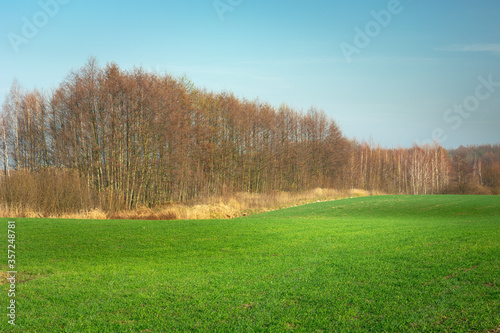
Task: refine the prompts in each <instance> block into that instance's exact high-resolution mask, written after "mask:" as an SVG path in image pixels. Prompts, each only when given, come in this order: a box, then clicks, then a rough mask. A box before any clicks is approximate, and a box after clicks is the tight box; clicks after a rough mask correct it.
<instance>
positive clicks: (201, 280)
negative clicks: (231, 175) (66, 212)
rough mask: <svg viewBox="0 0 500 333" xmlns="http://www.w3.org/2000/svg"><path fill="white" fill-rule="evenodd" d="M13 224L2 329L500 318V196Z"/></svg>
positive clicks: (397, 328)
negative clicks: (12, 311)
mask: <svg viewBox="0 0 500 333" xmlns="http://www.w3.org/2000/svg"><path fill="white" fill-rule="evenodd" d="M0 221H1V222H2V225H4V226H5V227H3V228H2V230H4V234H5V235H7V231H6V230H7V227H6V224H7V223H6V221H7V220H6V219H2V220H0ZM16 232H17V233H16V235H17V239H16V241H17V250H18V253H17V258H16V259H17V266H18V267H17V270H18V271H19V273H20V274H19V279H20V280H21V282H18V284H17V289H18V292H17V293H16V302H17V304H18V307H17V313H16V314H17V316H18V317H17V320H16V324H17V325H16V326H15V328H12V327H10V325H8V323H7V318H6V316H5V315H4V316H3V317H4V319H3V320H1V321H0V330H1V331H9V330H11V331H13V332H27V331H30V332H65V331H66V332H86V331H89V332H130V331H132V332H170V331H179V332H184V331H196V332H198V331H199V332H254V331H255V332H281V331H285V330H290V331H297V332H341V331H345V332H383V331H386V332H486V331H487V330H491V329H494V328H496V327H498V325H500V310H499V309H500V279H499V277H500V197H494V196H380V197H363V198H355V199H346V200H338V201H332V202H322V203H316V204H310V205H305V206H299V207H295V208H289V209H283V210H278V211H273V212H269V213H265V214H259V215H254V216H248V217H243V218H238V219H233V220H196V221H193V220H188V221H139V220H134V221H123V220H122V221H119V220H51V219H16ZM6 240H7V237H6V236H5V237H0V242H1V246H2V248H6ZM6 261H7V258H5V260H4V262H5V264H6ZM5 264H2V268H4V269H5ZM3 287H4V288H3V291H2V293H4V296H3V297H2V298H1V299H2V303H1V308H3V309H5V308H6V306H7V301H8V299H7V291H6V290H7V289H6V286H5V285H4V286H3Z"/></svg>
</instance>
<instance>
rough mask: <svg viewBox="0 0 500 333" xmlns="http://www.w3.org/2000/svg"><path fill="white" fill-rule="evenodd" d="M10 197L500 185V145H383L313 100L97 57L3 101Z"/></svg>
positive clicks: (59, 203)
mask: <svg viewBox="0 0 500 333" xmlns="http://www.w3.org/2000/svg"><path fill="white" fill-rule="evenodd" d="M0 167H1V170H2V172H1V176H0V207H2V208H3V210H4V211H7V212H8V211H16V212H19V211H23V210H26V209H32V210H38V211H41V212H44V213H57V212H73V211H74V212H78V211H85V210H91V209H96V208H98V209H101V210H103V211H106V212H112V211H119V210H131V209H137V208H138V207H158V206H162V205H166V204H169V203H172V202H192V201H193V200H198V199H200V198H206V197H210V196H218V195H227V194H231V193H236V192H250V193H268V192H272V191H289V192H300V191H307V190H310V189H315V188H332V189H339V190H344V189H362V190H368V191H378V192H381V193H386V194H441V193H455V194H500V145H499V144H497V145H484V146H467V147H464V146H461V147H459V148H457V149H450V150H447V149H445V148H443V147H442V146H440V145H439V144H438V143H434V144H433V145H421V146H419V145H414V146H413V147H410V148H402V147H398V148H383V147H380V146H378V145H374V144H371V143H367V142H358V141H356V140H353V139H349V138H346V137H345V136H344V135H343V133H342V132H341V130H340V128H339V127H338V126H337V124H336V123H335V121H334V120H333V119H331V118H330V117H328V116H327V115H326V114H325V113H324V112H323V111H321V110H319V109H318V108H316V107H311V108H310V109H309V110H307V111H306V112H304V111H302V110H296V109H293V108H291V107H289V106H287V105H286V104H282V105H280V106H278V107H276V106H272V105H270V104H269V103H266V102H264V101H260V100H259V99H256V100H247V99H244V98H238V97H236V96H235V95H234V94H233V93H230V92H211V91H207V90H205V89H199V88H197V87H196V86H195V85H194V84H193V83H192V82H191V81H190V80H189V79H187V78H186V77H181V78H176V77H173V76H171V75H168V74H159V73H153V72H148V71H146V70H144V69H143V68H137V67H136V68H133V69H130V70H125V69H121V68H120V67H119V66H118V65H117V64H115V63H108V64H106V65H105V66H100V65H99V64H98V63H97V61H96V60H95V59H93V58H90V59H89V60H88V62H87V63H86V64H85V65H84V66H83V67H81V68H79V69H75V70H72V71H71V72H70V73H69V74H68V75H67V76H66V78H65V79H64V80H63V82H61V83H60V84H59V85H58V86H57V87H56V88H54V89H53V90H52V91H50V92H49V93H47V92H43V91H40V90H37V89H33V90H25V89H23V88H22V87H21V85H20V84H19V83H18V82H17V81H14V82H13V84H12V87H11V90H10V92H9V94H8V95H7V97H6V99H5V101H4V103H3V105H2V108H1V110H0Z"/></svg>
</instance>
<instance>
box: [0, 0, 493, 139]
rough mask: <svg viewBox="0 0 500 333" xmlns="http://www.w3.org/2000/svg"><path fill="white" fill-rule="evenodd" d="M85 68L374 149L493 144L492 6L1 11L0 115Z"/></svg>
mask: <svg viewBox="0 0 500 333" xmlns="http://www.w3.org/2000/svg"><path fill="white" fill-rule="evenodd" d="M91 56H92V57H96V58H97V60H98V62H99V64H101V65H103V66H104V65H106V63H108V62H116V63H117V64H118V65H119V66H120V67H121V68H122V69H132V68H133V67H134V66H142V67H143V68H145V69H148V70H151V71H156V72H159V73H168V74H170V75H173V76H182V75H185V76H187V77H188V78H190V79H191V80H192V81H193V82H194V83H195V85H196V86H197V87H199V88H206V89H207V90H211V91H216V92H221V91H229V92H233V93H234V94H235V95H236V96H238V97H240V98H245V99H247V100H255V99H257V98H258V99H259V100H261V101H265V102H268V103H270V104H272V105H274V106H276V107H278V106H279V105H281V104H282V103H285V104H287V105H289V106H291V107H293V108H295V109H296V110H299V111H303V112H307V110H308V109H309V108H310V107H316V108H318V109H321V110H323V111H324V112H325V113H326V114H327V115H328V116H330V117H331V118H332V119H334V120H335V121H336V122H337V123H338V125H339V127H340V129H341V130H342V132H343V133H344V135H345V136H346V137H348V138H352V139H356V140H358V141H363V140H364V141H367V142H373V143H374V144H380V145H381V146H383V147H388V148H391V147H410V146H412V145H414V144H415V143H416V144H423V143H430V142H432V141H433V140H437V141H438V142H439V143H440V144H441V145H443V146H444V147H446V148H456V147H458V146H460V145H471V144H474V145H479V144H495V143H500V1H498V0H481V1H472V0H439V1H436V0H400V1H398V0H380V1H379V0H373V1H337V0H329V1H326V0H325V1H323V0H309V1H293V0H288V1H272V0H266V1H263V0H199V1H197V0H191V1H188V0H175V1H171V0H162V1H156V0H143V1H137V0H136V1H130V0H120V1H115V0H107V1H103V0H100V1H95V0H40V1H38V0H37V1H28V0H26V1H7V0H2V1H1V2H0V103H2V104H3V101H4V99H5V96H6V94H7V93H8V91H9V90H10V87H11V85H12V82H13V80H14V79H17V80H18V81H19V83H20V84H21V86H22V87H23V88H24V89H28V90H31V89H34V88H37V89H40V90H43V91H45V92H50V91H51V90H52V89H54V88H56V87H57V86H58V85H59V84H60V83H61V82H62V81H63V80H64V79H65V77H66V76H67V75H68V73H69V72H70V71H71V70H73V69H78V68H80V67H81V66H83V65H84V64H85V63H86V61H87V60H88V58H89V57H91Z"/></svg>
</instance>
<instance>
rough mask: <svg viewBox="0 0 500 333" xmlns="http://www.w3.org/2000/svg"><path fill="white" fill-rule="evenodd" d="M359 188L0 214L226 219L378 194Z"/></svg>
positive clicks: (1, 211) (3, 213)
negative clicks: (132, 207)
mask: <svg viewBox="0 0 500 333" xmlns="http://www.w3.org/2000/svg"><path fill="white" fill-rule="evenodd" d="M381 194H383V193H380V192H376V191H375V192H371V191H365V190H359V189H352V190H346V191H338V190H333V189H323V188H317V189H314V190H310V191H306V192H301V193H290V192H283V191H274V192H271V193H247V192H239V193H234V194H231V195H226V196H223V197H215V198H208V199H202V200H200V201H199V202H196V203H194V204H181V203H178V204H167V205H164V206H162V207H156V208H147V207H141V208H139V209H136V210H130V211H119V212H114V213H106V212H104V211H102V210H98V209H94V210H91V211H82V212H79V213H64V214H58V215H55V214H42V213H40V212H35V211H32V210H27V209H25V210H21V209H10V210H9V209H7V208H6V206H0V217H11V218H12V217H49V218H69V219H127V220H132V219H139V220H176V219H226V218H235V217H240V216H246V215H250V214H255V213H261V212H267V211H271V210H276V209H282V208H287V207H293V206H298V205H303V204H307V203H313V202H321V201H329V200H336V199H341V198H353V197H361V196H369V195H381Z"/></svg>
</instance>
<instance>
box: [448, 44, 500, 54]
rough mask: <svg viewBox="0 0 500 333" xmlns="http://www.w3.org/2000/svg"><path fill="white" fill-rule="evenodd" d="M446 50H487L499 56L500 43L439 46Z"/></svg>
mask: <svg viewBox="0 0 500 333" xmlns="http://www.w3.org/2000/svg"><path fill="white" fill-rule="evenodd" d="M440 50H441V51H448V52H488V53H493V54H495V55H499V56H500V44H454V45H448V46H445V47H443V48H440Z"/></svg>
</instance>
